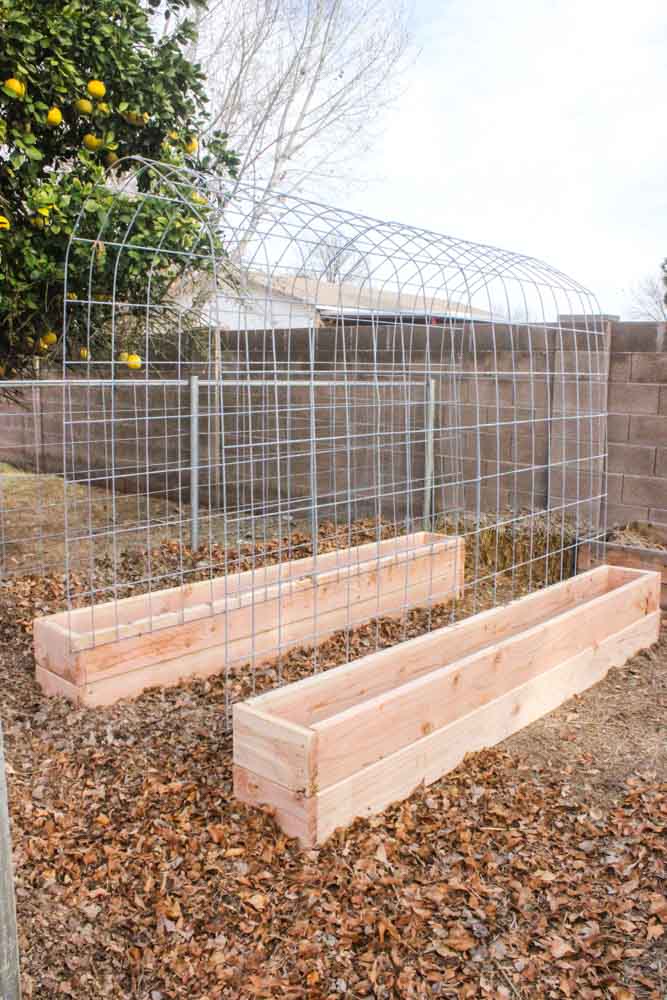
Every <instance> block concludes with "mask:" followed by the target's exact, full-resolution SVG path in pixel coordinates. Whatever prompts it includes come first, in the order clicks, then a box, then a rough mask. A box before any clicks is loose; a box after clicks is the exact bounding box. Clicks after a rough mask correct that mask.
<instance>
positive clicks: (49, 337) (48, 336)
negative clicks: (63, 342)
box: [42, 330, 58, 346]
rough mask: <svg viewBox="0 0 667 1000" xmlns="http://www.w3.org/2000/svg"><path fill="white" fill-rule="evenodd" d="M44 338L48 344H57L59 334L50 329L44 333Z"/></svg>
mask: <svg viewBox="0 0 667 1000" xmlns="http://www.w3.org/2000/svg"><path fill="white" fill-rule="evenodd" d="M42 340H43V341H44V343H45V344H48V345H49V346H51V344H57V343H58V334H57V333H54V332H53V330H50V331H49V332H48V333H45V334H44V336H43V337H42Z"/></svg>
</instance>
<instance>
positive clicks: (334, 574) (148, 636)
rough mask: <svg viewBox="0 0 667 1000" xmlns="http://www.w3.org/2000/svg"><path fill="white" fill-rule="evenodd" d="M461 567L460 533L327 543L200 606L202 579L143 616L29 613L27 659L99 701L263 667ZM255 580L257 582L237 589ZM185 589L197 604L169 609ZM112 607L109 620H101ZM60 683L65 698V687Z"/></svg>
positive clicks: (442, 596)
mask: <svg viewBox="0 0 667 1000" xmlns="http://www.w3.org/2000/svg"><path fill="white" fill-rule="evenodd" d="M463 566H464V548H463V540H462V539H460V538H455V537H450V536H444V535H437V534H431V533H426V532H418V533H416V534H414V535H410V536H403V537H400V538H394V539H389V540H387V541H385V542H381V543H380V544H379V546H378V545H377V544H375V543H368V544H366V545H362V546H357V547H355V548H351V549H345V550H335V551H333V552H331V553H326V554H325V555H323V556H320V557H318V558H317V560H315V559H312V558H309V559H306V560H297V561H296V562H294V563H292V564H278V565H276V566H271V567H265V570H266V572H264V571H262V572H261V573H258V572H256V571H250V572H248V573H244V574H238V575H236V576H235V577H233V578H232V579H231V580H230V581H227V582H226V583H225V585H224V587H223V585H222V583H221V581H220V580H217V581H215V587H214V589H215V590H216V593H217V594H218V596H219V594H220V593H221V592H222V590H224V589H227V591H228V595H227V596H226V597H225V598H224V600H223V601H222V603H221V602H220V601H219V600H218V601H217V603H213V604H210V603H209V604H206V603H201V601H202V598H203V597H204V596H205V595H206V594H208V595H209V596H210V595H211V592H212V591H211V583H210V581H205V582H204V583H203V584H202V585H200V584H194V585H192V586H190V587H189V588H184V589H180V588H174V589H172V590H171V591H169V592H167V591H165V592H163V593H162V596H160V594H157V595H156V594H153V595H151V596H150V602H149V603H150V608H151V610H153V609H155V608H157V609H158V610H159V611H160V613H159V614H157V615H154V614H151V616H150V617H148V618H141V619H138V620H132V619H131V618H129V620H126V621H125V622H123V619H124V618H128V615H129V614H130V613H131V614H135V615H140V614H145V613H146V608H147V606H148V605H147V601H148V598H147V597H146V595H144V597H142V598H141V599H139V598H129V599H127V601H129V602H130V603H129V604H128V603H127V602H125V601H119V602H117V605H116V606H115V607H114V606H113V605H103V606H98V607H97V608H95V609H94V611H93V610H91V609H81V610H77V611H73V612H71V613H68V612H65V613H60V614H58V615H53V616H49V617H48V618H44V619H37V620H36V622H35V644H34V649H35V660H36V663H37V665H38V667H40V668H41V669H42V670H46V671H48V672H49V674H56V675H60V676H61V677H63V679H64V680H66V681H68V682H69V683H71V684H72V685H74V687H75V688H77V689H79V693H78V694H77V698H78V699H79V700H80V701H81V703H83V704H87V705H103V704H104V705H108V704H112V703H113V701H115V700H118V699H119V698H124V697H133V696H135V695H137V694H139V693H140V692H141V691H142V690H145V689H146V688H147V687H154V686H158V685H164V686H168V685H172V684H176V683H178V682H179V681H180V680H182V679H184V678H187V677H208V676H211V675H212V674H215V673H220V672H221V671H222V670H223V669H226V670H228V671H231V672H233V671H234V670H240V669H242V668H244V666H245V664H247V663H248V662H250V663H252V664H253V665H255V666H258V665H261V664H263V663H266V662H267V661H270V660H272V659H273V658H275V657H276V656H277V655H278V654H279V653H280V652H284V651H285V650H287V649H290V648H293V647H294V646H296V645H300V644H302V643H314V642H320V641H322V640H324V639H325V638H327V637H328V636H329V635H331V634H332V633H333V632H335V631H337V630H338V629H341V628H352V627H355V626H356V625H359V624H361V623H363V622H365V621H367V620H368V619H369V618H372V617H374V616H375V615H392V614H402V613H403V611H404V610H406V609H407V608H410V607H415V606H420V605H424V604H428V603H429V602H431V601H441V600H447V599H453V598H455V597H456V596H458V595H459V593H460V590H461V586H462V579H463V577H462V573H463ZM241 578H243V579H241ZM258 578H259V580H260V586H259V587H258V588H256V589H252V590H249V589H243V588H244V587H248V586H249V585H250V583H251V582H252V580H257V579H258ZM277 581H278V582H277ZM230 590H231V591H233V593H229V591H230ZM184 595H185V597H187V599H188V600H190V601H191V602H196V603H191V604H190V605H188V606H178V607H173V605H174V603H176V602H177V601H183V600H184V599H185V598H184ZM212 611H213V613H212ZM93 614H94V622H95V633H94V638H95V644H94V645H93V646H92V647H91V648H88V647H89V646H90V643H91V642H92V636H91V635H90V634H88V633H87V632H86V631H85V629H89V628H90V627H91V624H92V622H93ZM112 614H113V615H115V616H116V620H117V624H116V625H114V626H113V627H109V628H100V627H99V626H100V625H101V624H103V623H104V622H105V621H106V620H108V619H109V617H110V615H112ZM77 629H79V631H77ZM39 676H42V675H41V674H40V675H39ZM52 686H53V685H52V684H51V687H52ZM45 690H46V689H45ZM62 692H63V693H64V694H65V697H69V693H68V692H69V689H68V688H67V687H63V688H62Z"/></svg>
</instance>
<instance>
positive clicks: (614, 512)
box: [607, 322, 667, 526]
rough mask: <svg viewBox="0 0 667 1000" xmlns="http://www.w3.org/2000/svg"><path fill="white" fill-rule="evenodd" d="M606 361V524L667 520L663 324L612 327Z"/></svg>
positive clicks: (666, 333) (666, 331)
mask: <svg viewBox="0 0 667 1000" xmlns="http://www.w3.org/2000/svg"><path fill="white" fill-rule="evenodd" d="M610 350H611V354H610V364H609V399H608V406H609V417H608V422H607V439H608V460H607V469H608V504H607V521H608V523H609V525H610V526H611V525H616V524H624V523H627V522H628V521H655V522H658V523H663V524H667V324H665V323H620V322H616V323H614V324H613V327H612V334H611V346H610Z"/></svg>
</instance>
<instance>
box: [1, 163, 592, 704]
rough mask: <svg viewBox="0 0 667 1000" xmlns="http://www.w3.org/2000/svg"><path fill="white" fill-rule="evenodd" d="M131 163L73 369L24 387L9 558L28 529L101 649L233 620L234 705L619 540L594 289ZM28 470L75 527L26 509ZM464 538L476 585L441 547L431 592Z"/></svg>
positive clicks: (106, 233) (426, 236) (537, 580)
mask: <svg viewBox="0 0 667 1000" xmlns="http://www.w3.org/2000/svg"><path fill="white" fill-rule="evenodd" d="M122 176H123V179H122V180H117V181H114V182H113V198H111V199H110V200H109V199H108V198H107V200H106V202H105V205H104V207H101V205H100V204H98V203H96V202H95V199H92V201H93V207H92V208H91V209H90V210H89V211H88V210H86V209H85V207H84V211H83V212H82V215H81V218H80V220H79V224H78V226H77V229H76V230H75V232H74V234H73V237H72V241H71V245H70V253H69V261H68V269H67V276H66V287H65V307H64V318H63V336H62V339H61V341H60V343H59V345H58V352H59V357H60V360H61V362H62V367H61V371H59V372H58V377H57V378H56V377H53V373H51V375H50V376H49V377H44V378H39V379H37V378H36V379H35V380H34V381H33V382H30V383H26V382H24V383H22V386H21V388H20V390H18V389H17V390H16V391H17V396H16V398H15V399H12V398H11V396H10V395H8V394H7V391H5V398H6V399H7V420H8V424H7V426H12V427H13V428H14V432H13V435H12V445H11V447H13V448H15V451H16V455H15V459H16V460H15V462H14V463H12V458H11V456H9V455H7V456H3V457H6V460H7V461H8V462H10V464H11V466H12V467H11V468H10V469H9V470H8V471H7V470H6V473H5V474H6V477H7V479H6V482H7V483H10V479H11V483H10V485H9V490H6V491H5V493H6V495H5V508H4V513H3V518H2V525H1V528H0V530H2V531H3V532H4V536H3V537H4V543H5V546H4V550H5V572H10V573H11V572H12V571H16V572H18V571H21V570H20V567H19V566H18V565H16V566H12V563H11V559H12V558H13V557H12V554H11V553H12V537H10V536H11V532H12V531H15V532H19V533H20V532H21V531H32V532H33V537H34V539H35V544H36V549H37V550H39V551H40V552H41V561H42V563H43V565H44V568H45V569H52V570H55V571H58V569H59V568H61V571H63V572H64V573H65V576H66V589H67V597H66V601H67V607H68V610H69V612H70V613H71V614H73V613H74V612H75V611H76V610H77V609H80V608H81V607H82V606H86V607H88V608H90V611H89V613H88V617H87V619H86V625H85V628H83V629H81V628H79V629H78V632H77V639H76V642H77V648H78V649H86V648H89V649H98V648H100V647H103V646H105V645H111V644H114V643H118V642H123V641H125V642H127V643H131V642H132V641H134V640H135V639H136V638H137V636H138V635H139V634H141V635H144V636H145V635H151V636H155V637H156V641H158V642H167V643H168V636H169V634H170V633H171V632H173V631H174V630H175V629H178V628H179V627H182V626H183V625H185V624H188V623H191V622H192V621H194V620H197V621H199V622H200V623H201V630H202V632H205V631H206V622H207V621H209V620H212V619H220V618H221V617H222V618H224V619H225V621H226V622H227V624H226V625H225V627H224V628H223V630H222V632H221V633H219V634H218V636H217V639H216V645H215V646H214V647H211V652H210V654H209V666H208V667H207V669H209V670H210V671H213V670H215V672H219V673H221V674H223V675H224V676H225V679H226V687H227V689H228V692H229V701H230V703H231V701H232V700H233V699H234V697H236V696H237V694H238V693H242V692H244V691H246V690H247V686H244V684H245V682H246V681H248V679H250V681H249V683H250V684H251V686H252V687H254V685H255V683H256V681H257V680H258V678H260V677H263V676H264V675H265V674H267V672H268V674H269V675H270V677H271V680H272V682H275V683H278V682H280V681H282V680H285V679H289V678H290V677H291V676H293V669H294V657H295V655H296V654H295V652H294V651H295V650H298V660H299V671H301V672H303V671H304V670H318V669H321V668H322V667H323V666H325V665H327V662H328V659H327V657H330V653H329V651H327V650H325V649H324V647H323V643H326V642H327V641H329V640H330V639H331V637H332V635H333V636H336V637H337V641H338V642H339V646H340V648H341V649H342V650H343V654H342V655H344V656H347V657H353V656H354V655H358V651H359V648H360V647H359V642H360V641H362V640H363V644H364V645H363V648H364V650H365V651H371V650H372V649H373V648H378V647H379V646H380V645H382V644H386V642H387V641H390V640H389V639H388V635H390V637H391V641H397V640H398V639H400V638H401V637H403V636H405V635H408V634H414V630H415V629H421V630H426V629H429V628H432V627H435V626H436V625H441V624H444V623H445V622H447V621H455V620H456V619H457V618H458V617H461V616H462V615H465V614H470V613H474V612H475V611H478V610H481V609H483V608H486V607H491V606H493V605H494V604H497V603H501V602H504V601H507V600H511V599H512V598H513V597H517V596H520V595H521V594H523V593H527V592H530V591H531V590H533V589H535V588H538V587H542V586H544V585H547V584H550V583H555V582H557V581H559V580H561V579H563V578H565V577H566V576H568V575H570V574H572V573H573V572H574V571H575V568H576V567H575V557H576V548H577V545H578V544H579V543H580V542H582V541H588V542H591V543H594V544H597V543H600V541H601V539H602V538H603V536H604V526H603V520H604V503H603V501H604V496H605V480H604V459H605V428H606V387H607V369H606V363H607V362H606V358H607V353H606V341H605V324H604V321H603V318H602V317H601V316H600V312H599V308H598V306H597V303H596V301H595V299H594V297H593V296H592V295H591V294H590V293H588V292H587V291H586V290H585V289H584V288H582V287H581V286H580V285H579V284H578V283H577V282H575V281H573V280H571V279H569V278H568V277H566V276H565V275H563V274H562V273H560V272H559V271H557V270H555V269H553V268H551V267H549V266H547V265H545V264H543V263H541V262H539V261H537V260H534V259H532V258H529V257H525V256H521V255H518V254H513V253H509V252H506V251H503V250H498V249H496V248H492V247H486V246H481V245H477V244H473V243H469V242H466V241H463V240H458V239H453V238H450V237H445V236H441V235H437V234H434V233H430V232H427V231H423V230H419V229H415V228H412V227H409V226H405V225H401V224H397V223H383V222H379V221H377V220H374V219H370V218H366V217H363V216H360V215H356V214H353V213H349V212H346V211H343V210H340V209H335V208H331V207H328V206H323V205H319V204H316V203H313V202H309V201H304V200H302V199H299V198H295V197H286V196H282V195H279V194H275V195H269V196H265V195H264V194H263V193H262V194H260V193H258V192H256V191H255V190H253V189H250V188H246V187H244V186H241V185H239V186H236V187H233V186H232V185H231V184H230V182H229V181H223V180H219V179H215V178H210V177H208V176H204V175H201V174H197V173H194V172H192V171H186V170H183V169H180V168H179V169H178V170H177V169H175V168H173V167H170V166H167V165H160V164H155V163H150V162H146V161H142V160H137V161H135V162H134V164H133V168H132V170H131V171H129V172H126V173H124V174H123V175H122ZM107 193H108V189H107ZM100 201H101V199H100ZM156 220H158V221H157V222H156ZM82 275H83V277H82ZM19 397H20V398H19ZM21 407H23V411H21ZM28 412H30V413H31V414H32V424H33V429H32V441H31V440H30V429H29V426H28V425H29V423H30V421H29V420H27V418H26V413H28ZM17 428H18V430H17ZM26 428H27V429H26ZM30 455H33V457H35V456H38V458H39V467H37V466H36V463H35V461H34V460H33V461H32V466H30V461H31V459H30ZM17 466H18V467H21V466H23V467H24V468H30V470H31V471H32V473H38V474H39V478H40V481H41V487H40V488H42V489H44V488H46V489H47V492H48V493H49V499H48V501H47V502H46V508H45V509H46V510H49V511H50V510H52V511H53V516H52V517H49V516H43V514H44V509H42V510H41V511H39V512H38V514H37V515H36V516H35V515H33V517H32V521H31V520H30V515H29V514H26V517H25V521H26V522H27V523H25V524H23V522H21V517H20V516H18V514H17V510H16V507H15V506H12V502H13V498H14V502H15V503H16V504H19V506H20V500H19V494H20V486H21V483H20V482H18V485H16V482H17V481H18V480H19V479H20V473H18V472H17V471H16V467H17ZM63 480H64V487H63ZM52 485H53V491H52V493H51V487H52ZM58 490H60V493H58ZM8 512H9V513H8ZM19 513H20V511H19ZM450 536H451V537H456V538H457V539H462V547H461V548H459V549H457V550H456V553H457V554H456V556H455V558H456V560H458V561H459V562H460V563H461V565H460V567H458V568H456V569H455V573H454V575H455V577H456V579H457V580H458V579H460V580H461V582H462V583H463V589H462V591H460V590H459V589H457V587H453V585H452V583H451V566H449V564H448V565H447V567H445V566H444V563H443V564H442V566H441V565H440V564H439V563H438V561H437V560H430V561H428V563H427V564H428V566H429V569H428V574H429V575H428V577H427V578H426V579H422V580H421V582H420V583H419V586H417V585H416V583H415V579H414V573H415V572H416V569H415V567H416V564H417V563H418V562H419V559H420V558H421V556H422V555H423V553H424V552H425V551H428V552H431V553H434V552H436V550H437V547H438V545H440V543H441V539H442V538H443V537H444V538H448V537H450ZM15 548H16V546H15ZM387 559H390V561H391V560H393V563H392V567H393V568H392V573H391V574H390V579H389V577H387V576H386V575H383V573H384V570H383V567H385V565H386V560H387ZM18 562H19V563H20V559H19V560H18ZM373 562H374V563H375V567H374V568H373V566H371V563H373ZM59 564H60V566H59ZM35 565H36V563H35V561H34V560H33V562H32V568H34V567H35ZM425 565H426V563H425ZM138 598H141V602H140V604H137V603H136V599H138ZM133 599H135V603H134V604H132V603H131V602H132V600H133ZM128 602H130V603H128ZM239 608H240V609H243V612H244V613H243V615H242V616H240V617H239V616H237V617H236V619H234V620H232V617H233V616H232V615H231V614H229V613H228V612H230V611H231V610H238V609H239ZM387 622H392V623H393V624H392V625H391V627H389V628H388V627H387ZM138 623H139V624H138ZM360 636H362V638H360ZM160 637H162V638H160ZM198 641H199V640H198ZM126 648H127V649H128V650H129V649H130V646H129V645H128V646H127V647H126ZM137 669H140V666H138V667H137Z"/></svg>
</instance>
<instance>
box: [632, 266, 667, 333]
mask: <svg viewBox="0 0 667 1000" xmlns="http://www.w3.org/2000/svg"><path fill="white" fill-rule="evenodd" d="M665 291H666V288H665V284H664V283H663V278H662V276H661V275H653V274H650V275H647V277H645V278H642V280H641V281H638V282H637V284H636V285H634V286H633V287H632V288H631V289H630V303H631V305H630V314H631V316H632V318H633V319H644V320H650V321H652V322H656V323H662V322H664V321H665V320H667V303H665Z"/></svg>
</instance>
